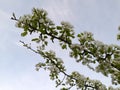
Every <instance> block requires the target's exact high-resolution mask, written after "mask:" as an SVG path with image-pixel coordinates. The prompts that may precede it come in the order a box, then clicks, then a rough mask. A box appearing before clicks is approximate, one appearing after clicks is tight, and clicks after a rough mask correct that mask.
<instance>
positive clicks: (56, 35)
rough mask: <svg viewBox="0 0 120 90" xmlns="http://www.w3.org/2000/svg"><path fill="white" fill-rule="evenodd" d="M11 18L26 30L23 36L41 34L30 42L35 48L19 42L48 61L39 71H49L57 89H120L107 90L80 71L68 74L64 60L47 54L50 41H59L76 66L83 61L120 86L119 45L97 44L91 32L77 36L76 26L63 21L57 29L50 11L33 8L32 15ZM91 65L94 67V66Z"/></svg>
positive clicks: (38, 65)
mask: <svg viewBox="0 0 120 90" xmlns="http://www.w3.org/2000/svg"><path fill="white" fill-rule="evenodd" d="M12 19H13V20H16V21H17V23H16V26H17V27H18V28H23V30H24V31H23V33H21V36H23V37H25V36H26V35H28V34H30V35H33V34H36V33H37V34H38V37H36V38H32V39H31V41H32V42H36V43H37V44H36V45H37V46H36V47H37V48H36V49H33V48H32V47H31V46H29V45H28V44H26V43H24V42H23V41H20V42H21V43H23V45H24V46H25V47H27V48H28V49H30V50H32V51H33V52H35V53H37V54H39V55H41V56H42V57H43V58H44V59H45V62H39V63H38V64H36V70H37V71H38V70H39V69H40V68H43V69H45V70H48V71H50V74H49V76H50V78H51V80H55V82H56V87H58V86H60V85H61V86H63V88H61V90H70V89H71V88H73V87H76V89H78V90H120V88H116V89H114V88H112V87H109V88H107V87H106V86H105V85H103V84H102V83H101V82H100V81H97V80H91V79H89V77H85V76H83V75H81V74H80V73H79V72H77V71H73V72H72V73H71V74H68V73H67V71H66V68H65V66H64V61H63V60H62V59H61V58H59V57H57V56H56V54H55V52H54V51H46V46H47V45H48V44H49V40H51V41H52V43H55V42H54V41H55V39H56V40H58V42H59V44H60V47H61V48H62V49H66V50H68V49H70V57H71V58H75V59H76V62H77V63H80V62H81V63H82V64H83V65H86V66H88V68H90V69H92V70H93V71H95V72H101V73H102V74H103V75H105V76H108V75H110V76H111V78H112V83H113V84H115V85H118V84H120V47H119V46H117V45H107V44H104V43H102V42H100V41H97V40H95V39H94V38H93V34H92V33H90V32H82V33H79V34H78V35H77V36H75V33H74V30H73V26H72V25H71V24H70V23H68V22H61V25H59V26H56V25H55V24H54V23H53V22H52V20H50V19H49V18H48V17H47V12H46V11H45V10H43V9H36V8H33V10H32V14H31V15H24V16H22V17H20V18H19V19H17V18H16V17H15V15H13V17H12ZM74 38H77V39H78V43H73V40H74ZM118 39H119V35H118ZM92 64H95V67H93V66H92ZM60 76H62V77H63V79H61V78H60Z"/></svg>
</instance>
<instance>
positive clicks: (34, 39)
mask: <svg viewBox="0 0 120 90" xmlns="http://www.w3.org/2000/svg"><path fill="white" fill-rule="evenodd" d="M38 40H39V38H33V39H32V40H31V41H38Z"/></svg>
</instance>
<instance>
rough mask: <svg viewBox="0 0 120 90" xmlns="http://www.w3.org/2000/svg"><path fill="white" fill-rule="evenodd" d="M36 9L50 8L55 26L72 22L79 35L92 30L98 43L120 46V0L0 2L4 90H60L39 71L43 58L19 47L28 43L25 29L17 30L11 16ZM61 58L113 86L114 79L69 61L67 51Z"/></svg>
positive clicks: (1, 87)
mask: <svg viewBox="0 0 120 90" xmlns="http://www.w3.org/2000/svg"><path fill="white" fill-rule="evenodd" d="M33 7H37V8H43V9H46V10H47V11H48V14H49V17H50V18H51V19H52V20H53V21H54V22H55V23H60V22H61V21H69V22H70V23H71V24H72V25H74V30H75V32H76V33H80V32H83V31H90V32H92V33H93V34H94V37H95V38H96V39H97V40H100V41H103V42H104V43H107V44H118V45H119V44H120V43H119V42H118V41H117V40H116V35H117V33H118V27H119V25H120V0H0V90H59V89H57V88H55V84H54V81H50V80H49V76H48V73H47V72H45V71H44V70H40V71H39V72H37V71H35V64H37V63H38V62H39V61H40V60H41V58H40V56H38V55H36V54H34V53H33V52H31V51H29V50H27V49H26V48H23V47H22V46H19V45H18V43H19V40H24V38H22V37H21V36H20V32H21V31H22V30H21V29H18V28H16V27H15V22H14V21H12V20H11V19H10V17H11V16H12V13H13V12H15V13H16V16H18V17H19V16H21V15H24V14H29V13H31V9H32V8H33ZM26 40H27V39H26ZM55 47H56V48H55ZM55 47H54V49H55V51H56V52H59V51H60V50H58V49H57V46H55ZM51 49H52V45H51ZM58 55H59V56H61V57H64V58H63V59H65V62H66V65H67V67H68V69H69V70H68V71H72V70H75V69H76V70H78V71H79V72H80V73H81V74H84V75H85V76H90V77H91V78H92V79H94V78H96V79H98V80H101V81H102V82H103V83H104V84H106V85H107V86H109V85H111V83H110V78H106V77H104V76H102V75H99V74H95V73H91V72H90V71H89V69H86V67H80V65H79V64H77V65H75V64H73V62H74V60H72V59H70V60H69V61H68V60H66V59H69V57H67V52H65V53H64V55H63V54H62V53H58ZM77 66H78V67H79V68H78V67H77ZM84 68H85V69H84Z"/></svg>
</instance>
